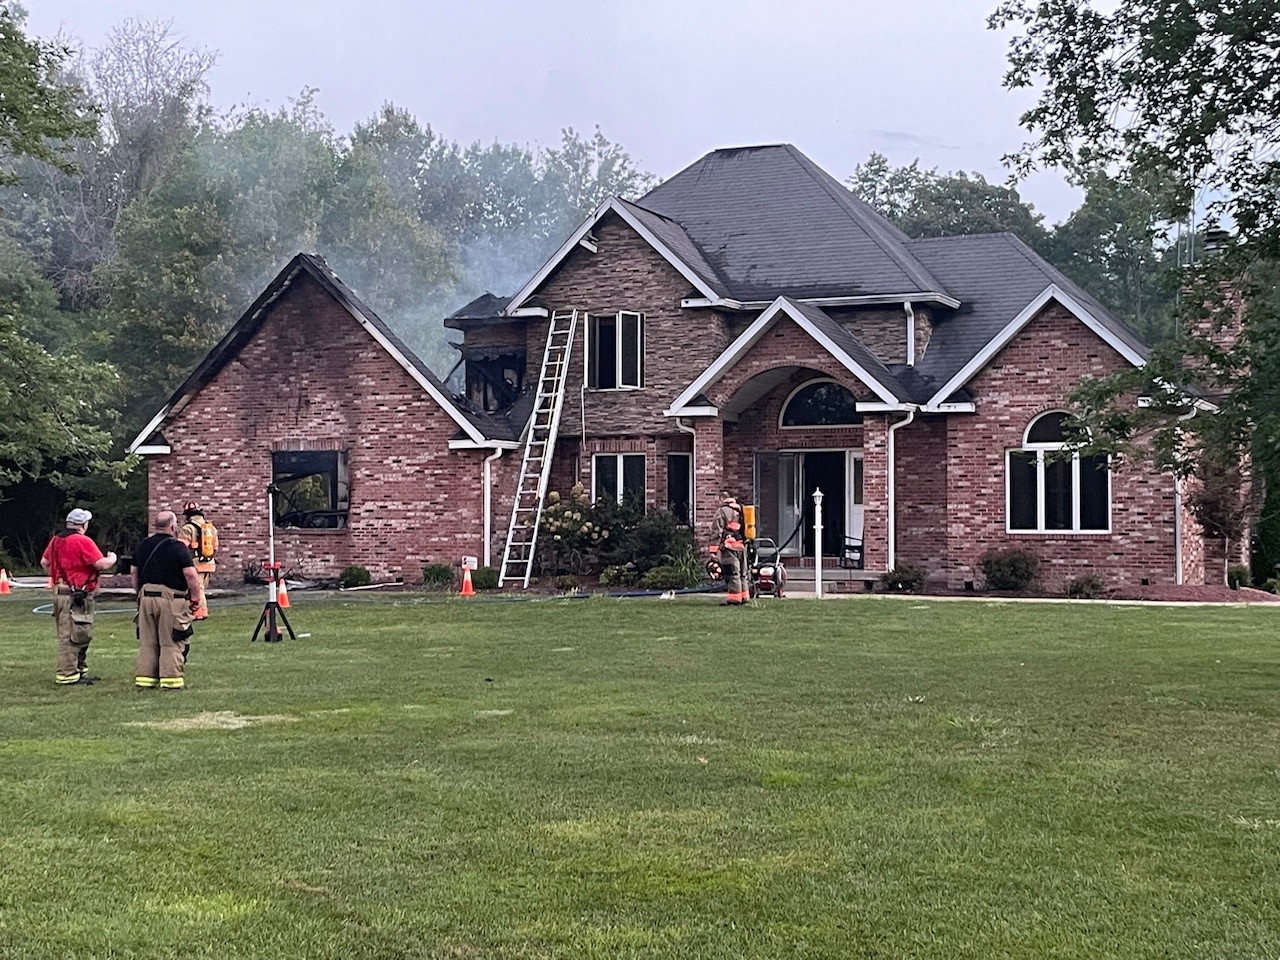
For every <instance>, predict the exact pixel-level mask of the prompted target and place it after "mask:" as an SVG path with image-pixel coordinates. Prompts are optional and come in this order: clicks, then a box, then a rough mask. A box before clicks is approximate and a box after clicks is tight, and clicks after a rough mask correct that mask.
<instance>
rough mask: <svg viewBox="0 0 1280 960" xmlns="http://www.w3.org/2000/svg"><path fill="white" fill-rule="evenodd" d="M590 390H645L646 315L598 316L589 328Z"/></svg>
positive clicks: (593, 316) (588, 373)
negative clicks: (641, 388) (643, 388)
mask: <svg viewBox="0 0 1280 960" xmlns="http://www.w3.org/2000/svg"><path fill="white" fill-rule="evenodd" d="M587 386H589V387H591V388H592V389H593V390H636V389H639V388H640V387H643V386H644V314H642V313H628V312H626V311H622V312H619V313H615V314H604V315H595V314H593V315H592V316H591V318H590V322H589V323H588V325H587Z"/></svg>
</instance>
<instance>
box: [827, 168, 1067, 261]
mask: <svg viewBox="0 0 1280 960" xmlns="http://www.w3.org/2000/svg"><path fill="white" fill-rule="evenodd" d="M846 182H847V183H848V185H849V188H850V189H851V190H853V192H854V193H856V194H857V195H858V196H860V197H861V198H862V199H863V200H865V201H866V202H867V203H869V204H871V205H872V206H873V207H875V208H876V209H877V210H879V211H880V212H881V213H882V214H884V215H885V216H886V217H888V218H889V219H890V220H891V221H893V222H894V223H895V224H896V225H897V227H898V228H899V229H900V230H902V232H903V233H905V234H906V235H907V236H909V237H956V236H964V235H967V234H975V233H1002V232H1010V233H1015V234H1017V235H1018V236H1019V237H1021V238H1022V240H1023V241H1025V242H1026V243H1027V245H1028V246H1031V247H1032V248H1034V249H1037V250H1038V249H1041V248H1042V247H1043V246H1044V245H1045V240H1046V238H1047V233H1046V231H1045V228H1044V225H1043V220H1044V217H1043V216H1041V215H1040V214H1039V213H1037V212H1036V211H1035V208H1034V207H1032V206H1031V204H1029V203H1026V202H1025V201H1024V200H1023V199H1022V197H1021V196H1019V194H1018V191H1017V190H1015V189H1013V188H1012V187H1008V186H1003V185H1001V184H995V183H989V182H987V179H986V178H985V177H984V176H983V175H982V174H980V173H972V174H969V173H964V172H963V171H957V172H956V173H939V172H938V171H937V170H936V169H933V170H921V169H920V161H919V160H913V161H912V162H911V163H910V164H908V165H907V166H905V167H894V166H892V165H891V164H890V163H889V161H888V159H887V158H885V157H884V156H883V155H882V154H879V153H873V154H871V156H870V157H869V158H867V161H866V162H865V163H860V164H858V165H857V166H856V167H854V170H853V175H852V176H851V177H850V178H849V179H848V180H847V181H846Z"/></svg>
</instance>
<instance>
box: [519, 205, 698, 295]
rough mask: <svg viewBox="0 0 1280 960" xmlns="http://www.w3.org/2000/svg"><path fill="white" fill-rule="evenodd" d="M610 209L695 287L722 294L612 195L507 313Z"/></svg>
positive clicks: (526, 288) (521, 289) (549, 262)
mask: <svg viewBox="0 0 1280 960" xmlns="http://www.w3.org/2000/svg"><path fill="white" fill-rule="evenodd" d="M610 211H613V212H614V213H616V214H617V215H618V216H620V217H621V218H622V219H623V220H624V221H625V222H626V224H627V226H629V227H630V228H631V229H632V230H634V231H635V232H636V233H638V234H640V236H641V237H642V238H643V239H644V241H645V243H647V244H649V246H651V247H653V249H654V250H656V251H658V253H659V254H661V255H662V258H663V259H664V260H666V261H667V262H668V263H669V264H671V265H672V266H673V267H675V268H676V270H678V271H679V272H680V275H681V276H682V277H684V278H685V279H686V280H688V281H689V282H690V283H691V284H693V286H694V289H696V290H697V291H698V292H699V293H701V294H702V295H703V296H704V297H707V298H708V299H712V300H714V299H716V298H718V297H719V296H720V294H718V293H717V292H716V291H714V290H712V289H711V288H710V287H708V286H707V284H706V282H705V281H704V280H703V279H702V278H701V277H699V276H698V275H697V274H696V273H695V272H694V271H693V270H691V269H690V268H689V265H688V264H687V263H685V262H684V261H683V260H681V259H680V258H679V257H677V256H676V255H675V254H674V253H672V252H671V249H670V248H669V247H668V246H667V245H666V244H665V243H663V242H662V241H661V240H659V239H658V238H657V236H655V235H654V233H653V232H652V231H651V230H650V229H649V228H648V227H646V226H645V225H644V224H643V223H641V222H640V221H639V220H638V219H636V216H635V214H633V213H631V211H629V210H628V209H627V208H626V205H625V204H623V203H621V202H619V198H618V197H609V199H607V200H605V201H604V202H603V203H601V204H600V206H598V207H596V209H595V211H594V212H592V214H591V216H589V217H587V219H586V220H584V221H583V222H582V225H581V226H580V227H578V229H577V230H575V231H574V232H573V235H572V236H570V237H569V239H568V240H566V241H565V242H564V243H563V244H561V246H560V249H559V250H557V251H556V252H555V253H553V254H552V255H551V259H550V260H548V261H547V262H546V263H544V264H543V265H542V269H540V270H539V271H538V272H537V273H535V274H534V275H533V277H532V278H531V279H530V280H529V282H528V283H526V284H525V285H524V286H523V287H521V288H520V289H519V290H517V291H516V295H515V296H514V297H512V298H511V302H510V303H508V304H507V307H506V309H505V310H503V311H502V312H503V313H504V314H505V315H507V316H512V315H514V314H516V312H517V311H518V310H520V309H521V304H523V303H524V302H525V301H526V300H528V299H529V298H530V297H531V296H533V294H534V292H535V291H536V290H537V289H538V287H540V286H542V283H543V281H544V280H546V279H547V277H549V276H551V271H552V270H554V269H555V268H556V267H558V266H559V265H560V263H561V261H563V260H564V258H565V257H567V256H568V255H569V254H570V253H571V252H572V251H573V250H574V248H576V247H577V246H578V245H579V244H580V243H581V242H582V241H583V240H584V239H585V238H586V237H587V235H588V234H590V233H591V228H592V227H594V226H595V225H596V224H597V223H599V222H600V218H601V217H603V216H604V215H605V214H606V213H609V212H610ZM592 252H594V251H592Z"/></svg>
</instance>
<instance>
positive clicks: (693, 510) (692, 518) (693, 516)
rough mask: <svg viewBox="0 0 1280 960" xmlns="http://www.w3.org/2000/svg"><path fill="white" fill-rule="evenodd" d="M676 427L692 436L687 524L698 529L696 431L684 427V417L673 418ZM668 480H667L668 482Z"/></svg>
mask: <svg viewBox="0 0 1280 960" xmlns="http://www.w3.org/2000/svg"><path fill="white" fill-rule="evenodd" d="M675 424H676V429H677V430H679V431H681V432H683V433H687V434H688V435H689V436H690V437H692V438H693V439H692V442H691V443H690V444H689V450H690V453H689V526H691V527H693V529H695V530H696V529H698V508H697V506H696V504H697V502H698V495H697V493H698V431H697V429H695V428H694V427H686V426H685V424H684V418H682V417H676V418H675ZM669 482H670V481H668V483H669Z"/></svg>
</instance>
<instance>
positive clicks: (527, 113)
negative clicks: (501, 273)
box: [28, 0, 1078, 222]
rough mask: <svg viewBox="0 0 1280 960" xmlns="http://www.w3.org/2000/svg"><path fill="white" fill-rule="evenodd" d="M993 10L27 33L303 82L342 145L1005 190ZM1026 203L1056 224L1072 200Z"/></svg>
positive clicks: (336, 10) (102, 10) (107, 22)
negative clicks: (193, 50) (167, 52)
mask: <svg viewBox="0 0 1280 960" xmlns="http://www.w3.org/2000/svg"><path fill="white" fill-rule="evenodd" d="M996 2H997V0H896V2H895V0H890V2H884V0H844V2H840V0H825V2H817V0H754V2H730V0H649V2H640V0H600V2H594V3H583V2H572V0H543V2H539V0H525V2H508V0H450V2H439V0H365V2H359V0H356V2H352V0H343V2H335V0H310V2H307V3H298V2H292V0H274V2H273V0H220V2H216V3H215V2H208V0H204V2H181V0H167V2H165V0H29V3H28V6H29V8H30V18H29V20H28V30H29V32H31V33H33V34H35V35H37V36H42V37H51V36H53V35H55V34H57V33H58V32H59V31H63V32H65V33H67V34H69V35H72V36H74V37H76V38H78V39H79V40H81V41H82V42H83V43H84V44H85V45H87V46H90V47H92V46H95V45H97V44H98V43H100V42H101V41H102V39H103V37H104V36H105V35H106V34H107V32H108V31H109V30H110V28H111V27H112V26H113V25H115V24H117V23H119V22H120V21H121V20H124V19H126V18H129V17H139V18H144V19H167V20H172V21H173V25H174V28H175V31H176V32H178V33H180V34H181V35H182V36H183V37H185V39H186V41H187V42H188V43H189V44H191V45H196V46H202V47H205V48H207V49H210V50H215V51H218V53H219V61H218V65H217V66H216V67H215V69H214V70H213V72H212V74H211V75H210V83H211V86H212V98H213V102H214V104H215V106H218V107H230V106H233V105H235V104H246V103H247V104H251V105H256V106H262V107H268V108H274V107H278V106H280V105H282V104H284V103H285V102H286V101H287V100H288V99H289V98H290V97H293V96H295V95H296V94H297V93H298V92H299V91H300V90H301V89H302V88H303V87H304V86H312V87H317V88H319V94H318V96H317V102H318V105H319V106H320V108H321V109H322V110H323V111H324V112H325V114H326V115H327V116H328V117H329V118H330V120H331V121H332V122H333V124H334V126H335V128H336V129H337V130H338V131H339V132H344V131H349V130H350V129H351V127H352V125H353V124H354V123H355V122H356V121H358V120H362V119H366V118H368V117H370V116H371V115H372V114H373V113H374V112H375V111H376V110H377V109H378V107H379V106H380V105H381V104H382V103H383V102H384V101H387V100H390V101H393V102H394V103H396V104H397V105H399V106H401V107H404V108H407V109H408V110H409V111H411V112H412V113H413V114H414V115H416V116H417V117H418V119H419V120H420V121H422V122H423V123H430V124H431V126H432V127H433V128H434V129H435V130H436V131H437V132H438V133H440V134H442V135H444V136H446V137H449V138H451V139H455V140H462V141H466V142H469V141H472V140H482V141H491V140H494V139H498V140H500V141H503V142H515V143H520V144H524V145H526V146H539V145H553V144H555V143H557V142H558V140H559V131H560V129H561V128H562V127H566V126H572V127H574V128H576V129H577V130H578V131H580V132H582V133H590V132H591V130H592V129H593V128H594V127H595V126H596V125H599V126H600V128H601V129H602V130H603V132H604V133H605V135H606V136H607V137H609V138H610V139H611V140H613V141H615V142H617V143H620V144H621V145H622V146H623V147H624V148H625V149H626V150H627V151H628V152H630V154H631V155H632V157H633V158H634V159H635V160H636V161H637V163H639V165H641V166H642V167H644V168H646V169H648V170H650V171H652V172H653V173H655V174H657V175H658V176H660V177H667V176H670V175H671V174H673V173H675V172H676V171H677V170H679V169H680V168H681V167H683V166H685V165H686V164H688V163H690V162H692V161H693V160H695V159H697V158H698V157H700V156H701V155H702V154H704V153H706V152H707V151H708V150H712V149H714V148H716V147H725V146H737V145H742V144H750V143H778V142H784V141H785V142H790V143H794V144H795V145H796V146H798V147H799V148H800V149H801V150H803V151H804V152H805V153H807V154H809V156H811V157H813V159H814V160H816V161H817V162H818V163H819V164H821V165H822V166H823V167H825V168H826V169H827V170H828V171H829V172H830V173H832V174H834V175H835V176H836V177H838V178H839V179H842V180H843V179H844V178H845V177H847V176H848V175H849V173H851V172H852V169H853V166H854V164H856V163H858V162H859V161H861V160H864V159H865V158H866V157H867V155H868V154H870V153H871V152H872V151H878V152H880V153H883V154H885V155H887V156H888V157H889V158H890V160H892V161H893V162H894V163H907V162H909V161H911V160H912V159H914V158H916V157H919V158H920V160H921V162H922V164H923V165H925V166H926V167H933V166H937V167H940V168H942V169H944V170H956V169H964V170H978V171H980V172H982V173H983V174H985V175H986V176H987V178H988V179H992V180H1002V179H1003V178H1004V176H1005V171H1004V169H1003V168H1002V167H1001V165H1000V157H1001V155H1002V154H1004V153H1006V152H1008V151H1010V150H1012V149H1014V148H1016V147H1017V146H1018V145H1019V144H1020V143H1021V142H1022V139H1023V132H1022V131H1021V129H1020V128H1019V126H1018V116H1019V114H1020V113H1021V112H1022V110H1024V109H1026V107H1027V106H1028V105H1029V103H1030V98H1029V96H1028V95H1027V94H1025V93H1020V94H1012V93H1009V92H1008V91H1006V90H1004V89H1003V88H1002V87H1001V85H1000V78H1001V76H1002V73H1003V70H1004V51H1005V43H1006V40H1007V37H1005V36H1003V35H1000V34H996V33H993V32H991V31H989V30H987V29H986V27H985V19H986V15H987V14H988V13H990V11H991V9H992V8H993V7H994V6H995V4H996ZM1022 192H1023V196H1024V197H1025V198H1026V199H1028V200H1030V201H1031V202H1032V203H1034V204H1035V206H1036V208H1037V209H1038V210H1040V211H1041V212H1042V213H1044V214H1045V215H1046V217H1047V218H1048V220H1049V221H1051V222H1052V221H1057V220H1060V219H1062V218H1063V217H1064V216H1065V215H1066V214H1067V213H1069V212H1070V211H1071V209H1072V208H1073V207H1074V206H1075V205H1076V204H1077V203H1078V195H1077V194H1076V192H1075V191H1073V190H1072V189H1070V188H1069V187H1067V186H1066V184H1064V183H1063V182H1062V180H1061V179H1060V178H1059V177H1058V176H1056V175H1052V174H1041V175H1037V176H1036V177H1034V178H1033V179H1031V180H1029V181H1028V182H1027V183H1026V184H1025V185H1024V186H1023V187H1022Z"/></svg>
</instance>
